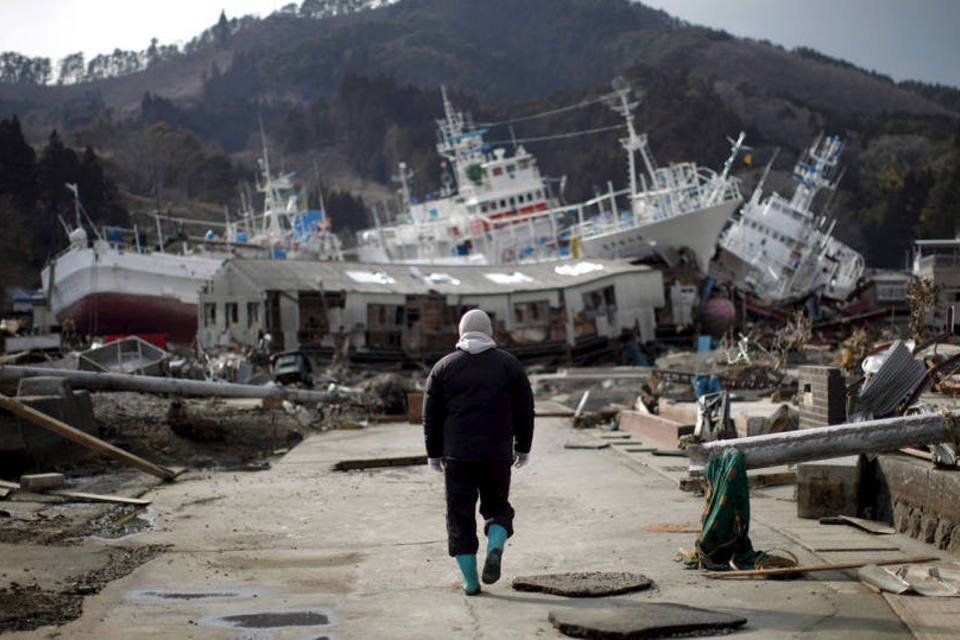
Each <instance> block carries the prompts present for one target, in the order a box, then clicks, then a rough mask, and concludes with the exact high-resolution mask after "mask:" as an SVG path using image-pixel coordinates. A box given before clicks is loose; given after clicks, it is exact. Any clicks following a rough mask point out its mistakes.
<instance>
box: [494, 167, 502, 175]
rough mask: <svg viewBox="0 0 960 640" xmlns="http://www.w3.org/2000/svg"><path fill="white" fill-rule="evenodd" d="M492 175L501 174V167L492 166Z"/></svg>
mask: <svg viewBox="0 0 960 640" xmlns="http://www.w3.org/2000/svg"><path fill="white" fill-rule="evenodd" d="M493 175H495V176H502V175H503V169H502V168H501V167H494V168H493Z"/></svg>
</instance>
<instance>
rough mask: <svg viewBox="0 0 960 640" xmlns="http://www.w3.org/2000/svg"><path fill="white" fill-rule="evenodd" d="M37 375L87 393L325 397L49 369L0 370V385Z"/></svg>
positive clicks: (278, 389) (263, 388)
mask: <svg viewBox="0 0 960 640" xmlns="http://www.w3.org/2000/svg"><path fill="white" fill-rule="evenodd" d="M36 376H58V377H62V378H67V379H68V380H70V383H71V385H72V386H73V388H74V389H87V390H89V391H140V392H142V393H165V394H171V395H177V396H199V397H206V398H267V399H277V400H290V401H293V402H322V401H323V400H324V399H325V398H326V397H327V395H326V394H325V393H324V392H322V391H310V390H307V389H292V388H289V387H273V386H260V385H254V384H233V383H230V382H207V381H205V380H183V379H180V378H159V377H156V376H137V375H130V374H125V373H96V372H93V371H77V370H74V369H52V368H46V367H19V366H5V367H0V382H11V381H14V380H19V379H20V378H31V377H36Z"/></svg>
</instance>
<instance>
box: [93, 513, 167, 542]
mask: <svg viewBox="0 0 960 640" xmlns="http://www.w3.org/2000/svg"><path fill="white" fill-rule="evenodd" d="M156 525H157V512H156V510H154V508H153V507H125V508H122V509H118V510H116V511H113V512H111V513H108V514H107V515H105V516H103V517H101V518H97V519H96V520H94V521H93V522H91V523H90V527H91V529H92V533H91V535H92V536H93V537H95V538H106V539H109V540H117V539H120V538H126V537H127V536H132V535H135V534H137V533H143V532H144V531H154V530H155V529H156V528H157V526H156Z"/></svg>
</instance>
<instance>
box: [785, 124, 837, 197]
mask: <svg viewBox="0 0 960 640" xmlns="http://www.w3.org/2000/svg"><path fill="white" fill-rule="evenodd" d="M842 147H843V144H842V143H841V142H840V138H839V137H838V136H827V137H823V136H822V135H821V136H820V137H819V138H817V141H816V142H814V143H813V145H811V147H810V148H809V149H807V151H806V155H805V157H804V158H803V159H802V160H800V161H799V162H797V165H796V167H795V168H794V172H793V179H794V180H796V181H797V188H796V190H795V191H794V192H793V198H791V200H790V206H791V207H793V208H794V209H796V210H798V211H810V209H811V207H812V205H813V199H814V198H815V197H816V195H817V193H818V192H819V191H820V190H821V189H824V188H828V189H832V188H834V187H835V186H836V183H835V182H833V180H832V174H833V172H834V169H836V167H837V163H838V161H839V158H840V150H841V148H842Z"/></svg>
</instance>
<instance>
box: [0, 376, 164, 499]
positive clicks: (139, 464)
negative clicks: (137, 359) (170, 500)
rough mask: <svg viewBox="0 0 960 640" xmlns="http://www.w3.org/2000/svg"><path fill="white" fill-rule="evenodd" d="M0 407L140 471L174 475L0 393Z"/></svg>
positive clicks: (162, 475)
mask: <svg viewBox="0 0 960 640" xmlns="http://www.w3.org/2000/svg"><path fill="white" fill-rule="evenodd" d="M94 375H102V374H94ZM0 408H3V409H6V410H7V411H9V412H10V413H12V414H14V415H16V416H19V417H21V418H23V419H24V420H29V421H30V422H32V423H33V424H35V425H37V426H39V427H43V428H44V429H49V430H50V431H53V432H54V433H57V434H59V435H61V436H63V437H64V438H66V439H68V440H72V441H73V442H76V443H77V444H79V445H81V446H84V447H87V448H88V449H91V450H93V451H96V452H97V453H102V454H104V455H107V456H110V457H111V458H115V459H117V460H120V461H121V462H125V463H126V464H129V465H131V466H133V467H136V468H137V469H140V470H141V471H145V472H147V473H149V474H151V475H154V476H156V477H158V478H161V479H163V480H173V479H174V478H175V477H176V473H174V472H173V471H171V470H170V469H165V468H164V467H160V466H157V465H155V464H153V463H152V462H150V461H148V460H144V459H143V458H141V457H140V456H136V455H134V454H132V453H129V452H127V451H124V450H123V449H121V448H119V447H115V446H113V445H112V444H110V443H109V442H104V441H103V440H101V439H100V438H97V437H95V436H91V435H90V434H89V433H85V432H83V431H81V430H80V429H76V428H74V427H71V426H70V425H68V424H67V423H66V422H61V421H60V420H57V419H56V418H54V417H52V416H48V415H47V414H45V413H41V412H40V411H37V410H36V409H33V408H32V407H28V406H27V405H25V404H23V403H22V402H18V401H17V400H15V399H14V398H8V397H7V396H5V395H3V394H0Z"/></svg>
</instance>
